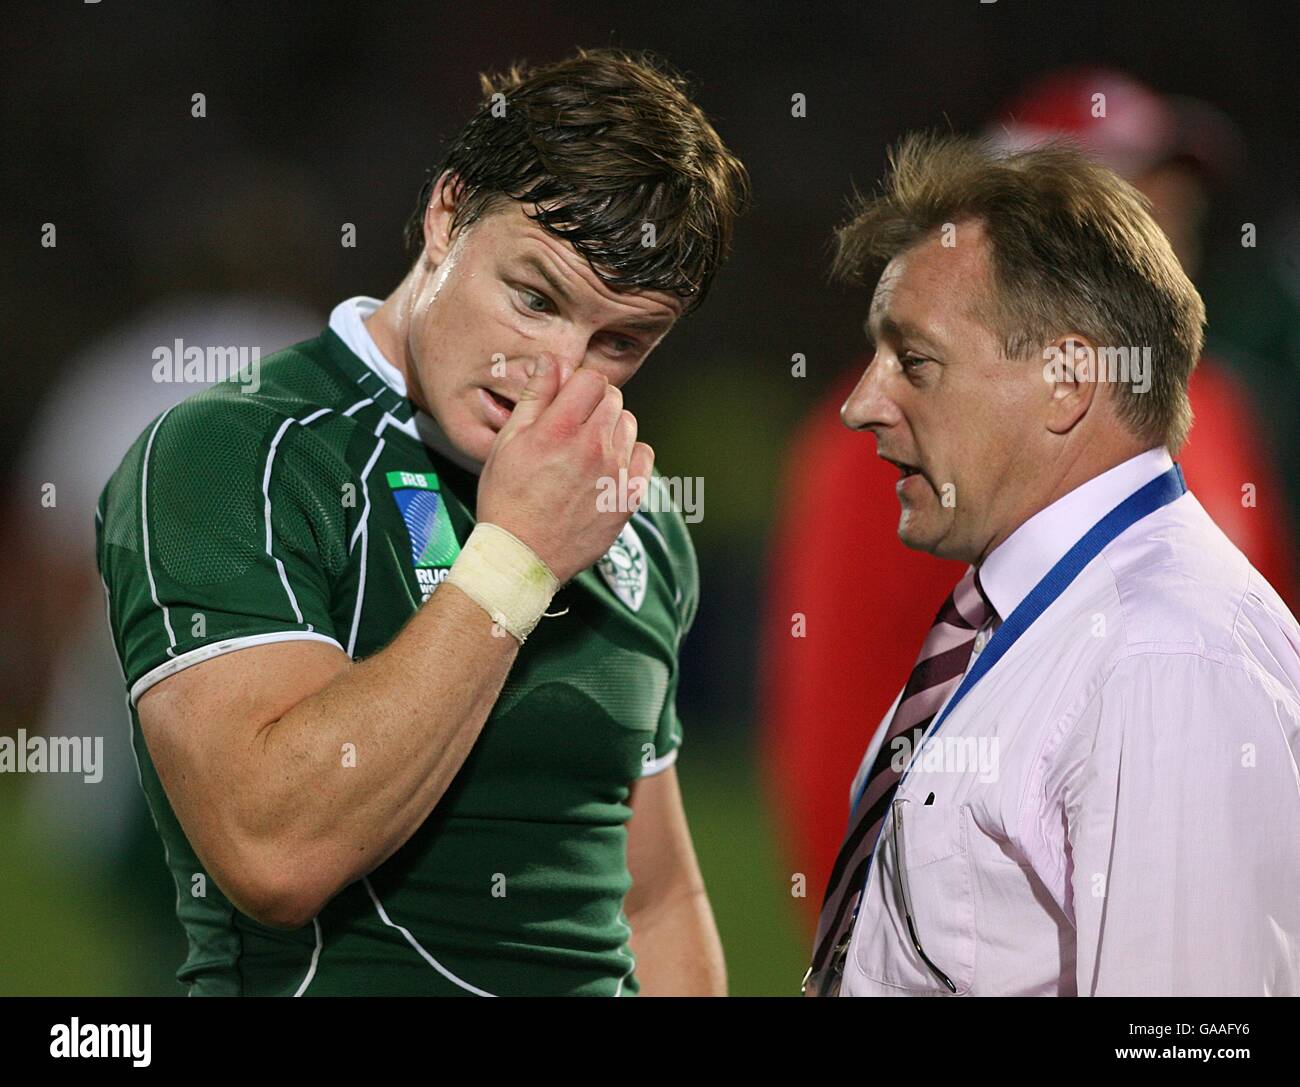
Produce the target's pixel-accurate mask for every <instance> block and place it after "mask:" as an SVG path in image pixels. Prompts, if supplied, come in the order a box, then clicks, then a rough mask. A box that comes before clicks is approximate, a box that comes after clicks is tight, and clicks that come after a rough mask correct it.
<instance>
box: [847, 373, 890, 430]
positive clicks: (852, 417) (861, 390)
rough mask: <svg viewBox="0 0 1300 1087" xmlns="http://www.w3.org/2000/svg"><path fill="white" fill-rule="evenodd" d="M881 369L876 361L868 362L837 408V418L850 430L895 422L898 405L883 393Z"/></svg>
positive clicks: (882, 425) (866, 428) (865, 428)
mask: <svg viewBox="0 0 1300 1087" xmlns="http://www.w3.org/2000/svg"><path fill="white" fill-rule="evenodd" d="M883 370H884V368H883V367H882V366H881V365H880V363H879V361H878V360H873V361H872V362H871V363H868V365H867V368H866V369H865V370H864V371H863V372H862V376H861V377H860V378H859V379H858V383H857V384H856V385H855V386H854V387H853V391H852V392H851V393H849V398H848V399H847V400H846V401H844V404H843V406H842V407H841V408H840V421H841V422H842V423H843V424H844V425H845V426H846V427H848V428H849V429H850V430H868V429H870V428H872V427H885V426H891V425H892V424H893V423H896V422H897V421H898V418H899V412H898V405H896V404H895V403H894V402H893V400H891V399H890V398H889V396H888V395H887V394H886V392H885V388H884V375H883Z"/></svg>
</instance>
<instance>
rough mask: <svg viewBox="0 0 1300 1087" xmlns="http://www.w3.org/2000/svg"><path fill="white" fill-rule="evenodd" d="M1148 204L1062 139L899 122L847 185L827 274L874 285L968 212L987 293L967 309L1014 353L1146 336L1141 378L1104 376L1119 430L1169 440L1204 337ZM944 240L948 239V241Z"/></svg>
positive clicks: (1177, 431)
mask: <svg viewBox="0 0 1300 1087" xmlns="http://www.w3.org/2000/svg"><path fill="white" fill-rule="evenodd" d="M1149 208H1150V205H1149V203H1148V202H1147V200H1146V198H1145V197H1144V196H1142V194H1141V193H1139V192H1138V191H1137V190H1136V189H1135V188H1133V186H1131V185H1130V184H1129V183H1128V182H1126V181H1124V180H1123V179H1122V178H1121V177H1119V176H1118V175H1117V174H1115V173H1113V172H1112V171H1111V170H1108V169H1107V168H1106V167H1104V166H1101V165H1099V164H1098V163H1095V162H1093V161H1091V160H1090V159H1088V158H1087V157H1086V156H1085V155H1084V154H1082V153H1081V152H1080V151H1079V150H1078V149H1077V148H1075V147H1074V146H1072V145H1070V144H1069V143H1068V141H1065V140H1057V141H1053V142H1051V143H1048V144H1045V145H1040V146H1036V147H1033V148H1030V149H1027V150H1016V151H1000V150H998V149H995V148H994V147H993V146H992V145H991V144H989V143H988V142H987V141H984V140H977V139H971V138H965V137H959V136H951V135H929V134H920V135H912V136H908V137H907V138H905V139H904V140H903V141H902V142H901V143H900V144H899V145H898V147H897V148H895V149H894V150H893V151H892V153H891V154H890V163H889V171H888V173H887V176H886V179H885V182H884V185H883V188H882V191H881V192H880V193H879V195H876V196H871V197H862V196H856V197H855V199H854V201H853V205H852V208H851V214H850V216H849V219H848V220H847V221H846V222H845V223H843V224H842V225H841V226H840V227H839V228H838V229H837V230H836V234H835V258H834V264H833V269H832V275H833V276H834V277H835V278H837V279H840V280H846V281H849V282H857V283H863V284H866V285H868V286H871V285H874V284H875V283H876V281H877V280H878V279H879V277H880V273H881V272H882V271H883V270H884V267H885V265H886V264H888V263H889V261H890V260H891V259H892V258H893V257H895V256H896V255H897V254H899V253H900V252H902V251H903V250H905V249H907V248H908V247H909V246H911V245H914V244H915V243H917V242H919V241H922V240H924V239H925V238H927V237H928V236H930V235H931V234H932V233H933V232H935V231H936V230H941V229H942V228H943V227H944V226H945V225H947V224H953V225H954V226H955V227H956V232H957V233H956V236H957V238H958V239H960V234H961V228H960V225H959V224H960V223H961V222H962V221H963V220H965V221H968V222H969V221H978V222H979V223H980V224H981V225H982V227H983V230H984V233H985V236H986V237H987V238H988V244H989V253H990V266H991V271H992V280H993V290H992V297H990V298H988V299H986V300H985V301H984V303H982V304H981V307H980V310H981V312H980V313H979V314H977V315H976V316H977V317H978V318H979V319H981V320H982V321H983V323H984V324H986V325H987V326H988V327H989V328H991V329H993V330H994V331H995V332H997V333H998V334H999V336H1000V337H1001V338H1002V341H1003V354H1004V355H1005V356H1006V357H1007V358H1014V359H1023V358H1026V357H1028V356H1030V355H1031V354H1034V353H1037V352H1041V351H1043V350H1044V349H1045V348H1046V347H1048V346H1049V345H1050V344H1052V343H1053V342H1054V341H1055V340H1056V339H1057V338H1058V337H1060V336H1063V335H1066V334H1069V333H1071V332H1073V333H1077V334H1079V335H1081V336H1084V337H1086V338H1087V339H1088V340H1090V341H1091V342H1092V343H1093V344H1094V345H1095V346H1097V347H1121V346H1122V347H1137V348H1142V347H1149V348H1150V349H1151V385H1150V388H1149V389H1148V390H1146V392H1145V393H1142V392H1139V391H1138V390H1137V389H1136V388H1134V386H1133V385H1132V384H1130V383H1126V382H1120V383H1117V384H1116V385H1115V393H1116V395H1117V400H1116V407H1117V410H1118V413H1119V416H1120V418H1121V419H1123V420H1124V421H1125V422H1126V423H1127V424H1128V425H1129V426H1130V427H1131V428H1132V429H1133V431H1134V432H1135V433H1136V434H1138V435H1139V436H1141V437H1142V438H1144V439H1146V440H1150V441H1152V443H1153V444H1155V443H1160V444H1164V445H1165V446H1167V447H1168V448H1169V449H1170V451H1172V452H1174V453H1176V452H1177V451H1178V449H1179V448H1180V447H1181V446H1182V444H1183V442H1184V441H1185V440H1186V438H1187V432H1188V430H1189V429H1190V427H1191V423H1192V411H1191V407H1190V405H1189V403H1188V399H1187V383H1188V381H1189V379H1190V378H1191V374H1192V371H1193V369H1195V367H1196V362H1197V359H1198V358H1199V357H1200V353H1201V348H1202V345H1203V342H1204V325H1205V305H1204V303H1203V302H1202V301H1201V296H1200V295H1199V294H1198V293H1197V291H1196V288H1195V287H1194V286H1192V283H1191V280H1189V279H1188V278H1187V275H1186V273H1184V272H1183V270H1182V267H1181V266H1180V265H1179V263H1178V258H1177V257H1176V256H1175V255H1174V251H1173V248H1172V247H1171V246H1170V244H1169V240H1168V239H1167V238H1166V237H1165V235H1164V234H1163V233H1162V232H1161V230H1160V228H1159V227H1158V226H1157V225H1156V223H1155V221H1154V220H1153V219H1152V218H1151V215H1150V212H1149ZM956 244H958V245H960V244H961V243H960V240H957V242H956Z"/></svg>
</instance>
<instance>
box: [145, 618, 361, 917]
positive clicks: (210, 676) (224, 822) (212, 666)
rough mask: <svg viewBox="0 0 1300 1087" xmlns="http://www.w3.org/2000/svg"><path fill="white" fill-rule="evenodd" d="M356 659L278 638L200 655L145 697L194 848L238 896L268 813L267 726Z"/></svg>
mask: <svg viewBox="0 0 1300 1087" xmlns="http://www.w3.org/2000/svg"><path fill="white" fill-rule="evenodd" d="M349 667H350V661H349V660H348V657H347V654H345V653H344V652H343V651H342V650H341V649H339V648H337V647H336V646H331V645H328V644H326V643H324V642H314V641H283V642H275V643H272V644H268V645H259V646H256V647H253V648H249V649H243V650H240V651H238V652H233V653H227V654H224V655H222V656H219V657H215V658H213V659H211V660H208V661H204V662H203V663H202V664H196V665H194V666H193V667H191V668H187V669H185V670H184V671H182V672H178V673H176V674H175V675H172V676H169V677H168V678H166V679H164V680H161V681H160V682H158V683H157V684H155V685H154V686H152V687H151V688H150V689H149V690H148V691H147V692H146V693H145V694H143V695H142V696H141V698H140V701H139V703H138V704H137V707H136V708H137V711H138V713H139V717H140V731H141V733H142V734H143V736H144V740H145V743H146V745H147V746H148V748H149V755H150V757H151V759H152V760H153V764H154V767H155V768H156V770H157V772H158V778H159V780H160V781H161V782H162V786H163V789H164V790H165V791H166V793H167V798H168V800H169V801H170V802H171V806H172V809H173V810H174V811H175V813H176V817H177V819H178V820H179V821H180V823H181V826H182V828H183V829H184V831H185V834H186V837H187V838H188V839H189V841H190V844H191V845H192V846H193V847H194V851H195V852H196V853H197V854H198V856H199V858H200V860H202V861H203V863H204V865H205V866H206V867H207V868H208V870H209V871H210V872H211V874H212V875H213V877H214V878H216V880H217V882H218V884H219V885H221V886H222V888H223V890H227V893H228V894H230V895H231V897H238V896H239V887H238V884H239V880H240V878H241V875H243V874H244V873H246V872H247V871H248V870H249V868H250V864H249V858H248V856H247V855H246V847H247V845H248V843H249V842H250V841H251V840H252V839H254V838H255V836H256V831H257V828H258V826H259V823H260V822H261V820H260V819H259V804H260V795H259V789H258V782H259V781H260V780H262V777H261V775H260V774H259V773H258V771H259V770H260V769H261V767H260V766H259V765H258V760H259V758H261V757H262V756H261V750H262V740H263V735H264V733H265V731H266V729H267V728H269V727H270V726H271V725H273V724H274V723H275V722H276V721H278V720H279V719H280V718H281V717H283V716H284V715H285V714H286V713H288V712H289V711H290V710H292V709H293V708H294V707H295V706H297V705H298V704H299V703H300V702H302V701H303V700H304V699H305V698H307V697H309V696H311V695H313V694H315V693H316V692H318V691H320V690H321V689H323V688H324V687H325V686H327V685H328V684H329V683H330V682H331V681H333V680H334V679H335V678H336V677H337V676H338V675H339V674H340V673H341V672H343V671H345V670H346V669H347V668H349ZM231 892H233V894H232V893H231Z"/></svg>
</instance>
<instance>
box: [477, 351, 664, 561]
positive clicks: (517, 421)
mask: <svg viewBox="0 0 1300 1087" xmlns="http://www.w3.org/2000/svg"><path fill="white" fill-rule="evenodd" d="M636 434H637V423H636V416H634V415H633V414H632V413H631V412H630V411H628V410H626V409H625V408H624V407H623V394H622V393H621V392H620V391H619V389H618V388H617V387H616V386H614V385H611V384H610V383H609V381H608V380H607V379H606V378H605V377H604V375H602V374H599V373H597V372H596V371H594V370H586V369H583V368H581V367H579V368H578V369H577V370H575V371H573V373H572V374H571V375H569V377H568V379H567V380H564V379H563V375H562V374H561V373H560V368H559V367H558V366H557V365H556V364H555V363H554V361H552V360H550V359H548V358H546V357H544V356H543V357H542V358H539V359H538V360H536V368H535V369H534V372H533V374H532V376H531V377H530V378H529V379H528V384H527V385H526V386H525V387H524V390H523V392H522V393H521V394H520V397H519V401H518V403H516V404H515V408H514V411H513V412H512V413H511V415H510V419H509V421H508V422H507V423H506V425H505V426H504V427H502V428H501V432H500V433H499V434H498V435H497V438H496V441H495V442H493V443H492V451H491V452H490V453H489V454H488V458H487V462H486V463H485V464H484V466H483V473H482V475H481V477H480V480H479V489H478V511H477V516H478V519H479V520H480V521H487V522H490V523H492V524H494V525H499V526H500V527H501V528H504V529H505V530H506V531H508V532H512V533H514V535H516V536H517V537H519V539H521V540H523V542H524V543H526V544H528V546H529V547H531V548H532V549H533V550H534V551H535V552H536V553H537V555H538V557H539V558H541V560H542V561H543V562H545V563H546V565H547V566H549V567H550V568H551V572H552V573H553V574H555V576H556V577H557V578H559V579H560V581H562V582H563V581H567V580H569V578H571V577H573V575H574V574H576V573H578V572H579V571H580V570H585V569H586V568H587V567H588V566H590V565H591V564H592V563H593V562H595V561H596V560H597V559H598V558H600V556H601V555H603V554H604V553H605V552H606V551H608V550H609V547H610V545H611V544H612V543H613V542H614V540H615V539H616V538H617V536H618V534H619V532H620V531H622V528H623V526H624V525H625V524H626V523H627V520H628V518H629V517H630V516H631V512H632V510H634V509H635V507H636V505H637V504H638V500H639V499H640V497H641V496H642V495H643V494H644V490H645V488H646V487H648V485H649V480H650V471H651V469H652V468H653V466H654V450H652V449H651V448H650V446H648V445H646V444H645V442H638V441H637V440H636ZM620 469H622V470H623V471H624V473H625V474H624V475H623V476H622V477H620V474H619V471H620ZM638 478H639V479H641V480H644V481H645V482H644V483H641V484H638V483H635V482H634V481H635V480H637V479H638ZM622 479H626V480H627V481H628V489H627V499H628V500H627V501H626V502H623V501H620V502H618V503H614V504H615V505H619V506H627V507H628V508H627V509H623V510H618V509H615V510H607V509H603V508H598V503H597V499H598V498H599V497H600V496H601V494H602V493H606V492H608V490H609V489H610V483H609V481H610V480H612V481H613V487H614V488H618V487H619V485H620V482H621V480H622ZM602 481H603V482H602ZM614 493H616V494H617V493H619V492H618V491H617V490H615V492H614ZM609 505H611V503H609V502H608V501H605V502H601V503H599V507H606V506H609Z"/></svg>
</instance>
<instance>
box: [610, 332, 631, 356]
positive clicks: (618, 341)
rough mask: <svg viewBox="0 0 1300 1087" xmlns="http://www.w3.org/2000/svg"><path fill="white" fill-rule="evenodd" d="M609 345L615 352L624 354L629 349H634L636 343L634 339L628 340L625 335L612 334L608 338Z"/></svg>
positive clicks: (629, 350)
mask: <svg viewBox="0 0 1300 1087" xmlns="http://www.w3.org/2000/svg"><path fill="white" fill-rule="evenodd" d="M610 346H611V347H612V348H613V349H614V353H615V354H617V355H626V354H628V353H629V352H631V351H635V350H636V348H637V347H638V344H637V342H636V340H629V339H628V338H627V337H626V336H614V337H613V338H611V340H610Z"/></svg>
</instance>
